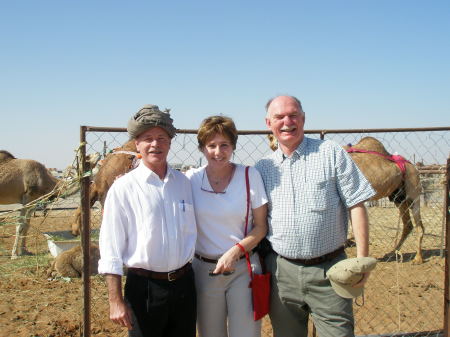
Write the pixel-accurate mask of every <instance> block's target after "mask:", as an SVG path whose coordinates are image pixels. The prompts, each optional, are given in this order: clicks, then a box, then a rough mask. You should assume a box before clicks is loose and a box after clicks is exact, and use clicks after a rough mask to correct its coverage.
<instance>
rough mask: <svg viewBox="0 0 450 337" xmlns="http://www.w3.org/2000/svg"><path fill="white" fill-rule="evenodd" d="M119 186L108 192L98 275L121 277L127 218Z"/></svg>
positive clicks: (101, 228) (115, 185) (116, 185)
mask: <svg viewBox="0 0 450 337" xmlns="http://www.w3.org/2000/svg"><path fill="white" fill-rule="evenodd" d="M118 185H119V184H117V183H114V184H113V185H112V186H111V188H110V189H109V191H108V194H107V196H106V200H105V205H104V208H103V218H102V225H101V227H100V238H99V243H100V260H99V262H98V272H99V274H117V275H123V252H124V251H125V247H126V239H127V236H126V228H127V224H128V221H127V217H126V212H125V210H124V208H123V204H122V201H121V200H123V198H120V191H119V189H118V188H117V187H118Z"/></svg>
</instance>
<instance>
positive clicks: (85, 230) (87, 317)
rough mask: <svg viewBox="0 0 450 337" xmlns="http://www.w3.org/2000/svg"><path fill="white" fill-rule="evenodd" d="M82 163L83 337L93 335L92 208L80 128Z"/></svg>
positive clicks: (84, 147)
mask: <svg viewBox="0 0 450 337" xmlns="http://www.w3.org/2000/svg"><path fill="white" fill-rule="evenodd" d="M80 144H81V147H80V163H79V164H81V170H80V171H81V172H82V173H83V175H82V177H81V182H80V184H81V186H80V193H81V206H82V207H81V244H82V251H83V276H82V277H83V337H90V335H91V308H90V306H91V305H90V304H91V293H90V292H91V286H90V275H91V272H90V263H89V260H90V256H89V254H90V252H89V250H90V249H89V247H90V244H89V241H90V229H89V228H90V207H89V175H87V174H86V173H87V169H88V167H87V163H86V127H85V126H81V127H80Z"/></svg>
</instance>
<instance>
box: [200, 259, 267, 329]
mask: <svg viewBox="0 0 450 337" xmlns="http://www.w3.org/2000/svg"><path fill="white" fill-rule="evenodd" d="M250 260H251V262H252V268H253V271H254V272H257V273H260V272H261V266H260V263H259V258H258V255H257V254H253V255H252V257H251V258H250ZM192 266H193V268H194V271H195V286H196V289H197V328H198V333H199V336H200V337H260V336H261V320H259V321H257V322H255V321H254V320H253V308H252V298H251V289H250V288H249V287H248V285H249V282H250V276H249V274H248V269H247V262H246V261H245V259H241V260H239V261H237V262H236V270H235V272H234V273H233V274H231V275H228V276H225V275H218V276H209V274H208V273H209V271H210V270H213V269H214V267H215V264H214V263H208V262H204V261H201V260H199V259H196V258H194V261H193V262H192Z"/></svg>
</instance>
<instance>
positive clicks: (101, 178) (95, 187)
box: [72, 140, 137, 235]
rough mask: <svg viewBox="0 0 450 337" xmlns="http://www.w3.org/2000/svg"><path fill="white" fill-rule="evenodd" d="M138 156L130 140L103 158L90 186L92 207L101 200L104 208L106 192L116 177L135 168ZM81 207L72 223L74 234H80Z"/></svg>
mask: <svg viewBox="0 0 450 337" xmlns="http://www.w3.org/2000/svg"><path fill="white" fill-rule="evenodd" d="M136 158H137V153H136V145H135V143H134V140H129V141H128V142H126V143H125V144H124V145H123V146H121V147H119V148H117V149H114V151H113V152H111V153H109V154H108V155H107V156H106V158H105V159H104V160H103V162H102V164H101V166H100V169H99V171H98V173H97V174H96V175H95V178H94V181H93V182H92V183H91V186H90V188H89V205H90V207H92V206H93V205H94V203H95V202H96V201H99V202H100V204H101V206H102V208H103V204H104V202H105V199H106V194H107V193H108V190H109V188H110V186H111V185H112V183H113V182H114V180H115V179H116V177H118V176H120V175H122V174H125V173H127V172H128V171H130V170H131V169H132V168H133V162H134V160H135V159H136ZM80 216H81V208H80V207H78V209H77V210H76V211H75V214H74V217H75V221H74V223H73V224H72V234H73V235H79V234H80V228H81V217H80Z"/></svg>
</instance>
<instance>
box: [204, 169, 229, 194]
mask: <svg viewBox="0 0 450 337" xmlns="http://www.w3.org/2000/svg"><path fill="white" fill-rule="evenodd" d="M205 172H206V169H205V170H204V171H203V177H202V185H201V186H200V189H201V190H202V191H203V192H208V193H214V194H225V192H226V191H227V188H228V186H227V188H226V189H225V190H223V191H221V192H216V191H211V189H207V188H204V187H203V186H204V181H205ZM210 186H211V185H210Z"/></svg>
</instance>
